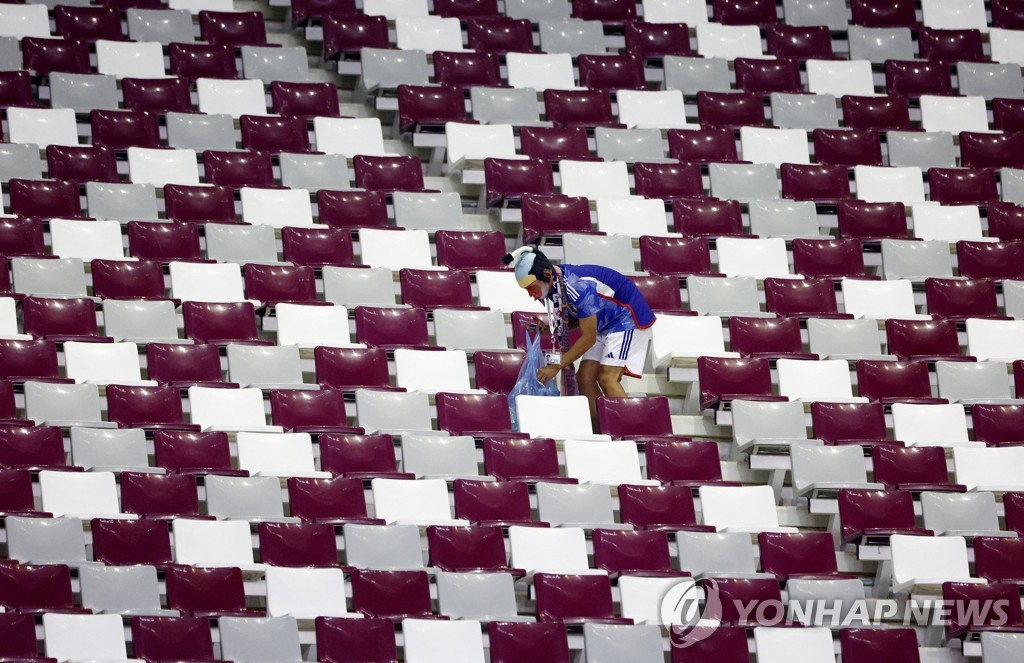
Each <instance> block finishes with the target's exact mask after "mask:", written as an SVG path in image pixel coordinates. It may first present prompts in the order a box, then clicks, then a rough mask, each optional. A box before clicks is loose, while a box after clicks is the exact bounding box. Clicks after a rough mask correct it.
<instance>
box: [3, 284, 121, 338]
mask: <svg viewBox="0 0 1024 663" xmlns="http://www.w3.org/2000/svg"><path fill="white" fill-rule="evenodd" d="M15 284H17V281H15ZM22 315H23V324H24V330H25V333H26V334H31V335H32V336H35V337H36V338H46V339H49V340H51V341H70V340H77V341H87V342H95V343H109V342H110V341H111V340H112V339H111V338H110V337H109V336H100V335H99V334H98V332H97V326H96V304H95V302H93V301H92V300H91V299H85V298H79V299H70V298H69V299H43V298H40V297H26V298H25V299H24V300H22Z"/></svg>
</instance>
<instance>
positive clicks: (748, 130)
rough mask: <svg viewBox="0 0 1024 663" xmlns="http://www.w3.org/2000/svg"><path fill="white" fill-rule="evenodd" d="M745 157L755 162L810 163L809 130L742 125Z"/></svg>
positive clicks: (741, 135) (742, 144) (775, 163)
mask: <svg viewBox="0 0 1024 663" xmlns="http://www.w3.org/2000/svg"><path fill="white" fill-rule="evenodd" d="M740 145H741V149H742V150H743V158H744V159H745V160H747V161H753V162H755V163H760V164H763V163H770V164H773V165H775V166H780V165H782V164H783V163H790V164H809V163H810V156H809V152H808V148H807V132H805V131H803V130H801V129H762V128H758V127H747V126H744V127H740Z"/></svg>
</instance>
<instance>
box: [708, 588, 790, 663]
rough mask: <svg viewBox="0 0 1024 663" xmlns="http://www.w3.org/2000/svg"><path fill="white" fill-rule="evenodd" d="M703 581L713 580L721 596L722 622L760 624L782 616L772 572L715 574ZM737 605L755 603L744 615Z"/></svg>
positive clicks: (746, 624) (750, 625) (732, 624)
mask: <svg viewBox="0 0 1024 663" xmlns="http://www.w3.org/2000/svg"><path fill="white" fill-rule="evenodd" d="M706 582H707V584H708V585H711V582H714V585H713V586H715V587H717V589H718V593H719V596H721V597H722V622H723V623H725V624H728V625H730V626H744V627H747V628H750V627H756V626H758V625H760V624H770V623H778V621H779V620H781V619H782V617H783V612H782V610H783V608H782V603H781V599H780V598H779V597H780V596H781V592H780V591H779V581H778V580H776V579H775V578H774V577H772V576H762V575H758V576H756V577H753V578H746V577H731V576H730V577H724V578H715V579H714V580H713V581H711V580H710V579H709V580H708V581H706ZM740 605H745V606H748V607H754V606H756V607H755V608H754V610H753V611H752V612H750V613H748V614H747V616H746V617H743V616H741V615H740V614H739V610H737V607H738V606H740ZM762 606H763V608H762ZM766 653H767V652H766Z"/></svg>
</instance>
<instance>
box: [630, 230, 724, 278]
mask: <svg viewBox="0 0 1024 663" xmlns="http://www.w3.org/2000/svg"><path fill="white" fill-rule="evenodd" d="M640 265H641V267H642V269H643V270H644V271H646V272H649V273H650V274H654V275H659V274H664V275H671V276H688V275H690V274H707V275H711V274H712V269H711V251H710V248H709V246H708V240H706V239H704V238H700V237H652V236H642V237H641V238H640Z"/></svg>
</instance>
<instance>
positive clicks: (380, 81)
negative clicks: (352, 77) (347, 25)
mask: <svg viewBox="0 0 1024 663" xmlns="http://www.w3.org/2000/svg"><path fill="white" fill-rule="evenodd" d="M448 50H451V49H448ZM360 59H361V63H360V66H361V71H362V85H363V87H364V88H366V91H367V93H368V94H370V95H371V96H372V95H386V96H393V95H394V92H395V88H397V87H398V86H399V85H401V84H405V85H427V84H428V82H429V79H430V65H428V64H427V54H426V52H425V51H422V50H419V49H416V50H392V49H390V48H388V47H384V48H369V47H366V46H364V47H363V48H362V49H361V50H360Z"/></svg>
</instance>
